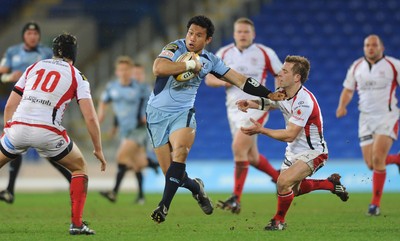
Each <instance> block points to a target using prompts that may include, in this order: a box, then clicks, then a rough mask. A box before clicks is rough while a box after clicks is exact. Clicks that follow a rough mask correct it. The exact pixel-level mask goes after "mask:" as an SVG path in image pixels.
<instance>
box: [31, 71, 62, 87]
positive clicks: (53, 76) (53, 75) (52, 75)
mask: <svg viewBox="0 0 400 241" xmlns="http://www.w3.org/2000/svg"><path fill="white" fill-rule="evenodd" d="M45 71H46V70H45V69H40V70H38V71H36V74H37V75H38V76H37V79H36V81H35V83H34V84H33V86H32V90H36V88H37V87H38V85H39V84H40V82H41V81H42V79H43V75H44V74H45ZM60 78H61V75H60V73H59V72H57V71H54V70H52V71H50V72H49V73H47V74H46V77H45V79H44V81H43V83H42V85H41V90H43V91H44V92H53V91H54V89H55V88H56V86H57V84H58V82H59V81H60ZM50 81H51V83H50V86H49V82H50Z"/></svg>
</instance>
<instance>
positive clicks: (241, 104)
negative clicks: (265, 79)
mask: <svg viewBox="0 0 400 241" xmlns="http://www.w3.org/2000/svg"><path fill="white" fill-rule="evenodd" d="M236 105H237V107H238V109H239V110H240V111H243V112H245V113H247V110H248V109H249V108H250V105H249V101H248V100H238V101H236Z"/></svg>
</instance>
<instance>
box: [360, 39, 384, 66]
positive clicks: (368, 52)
mask: <svg viewBox="0 0 400 241" xmlns="http://www.w3.org/2000/svg"><path fill="white" fill-rule="evenodd" d="M383 50H384V47H383V45H382V43H381V41H380V40H379V38H378V37H376V36H369V37H367V38H366V39H365V40H364V55H365V57H366V58H367V59H368V60H371V61H376V60H378V59H380V58H382V57H383Z"/></svg>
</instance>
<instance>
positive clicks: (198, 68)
mask: <svg viewBox="0 0 400 241" xmlns="http://www.w3.org/2000/svg"><path fill="white" fill-rule="evenodd" d="M191 54H192V59H193V60H194V62H196V67H195V68H194V69H193V70H192V72H193V73H196V74H197V73H199V72H200V70H201V68H202V67H203V65H202V64H201V62H200V57H199V58H197V56H198V55H197V56H196V54H195V53H194V52H191Z"/></svg>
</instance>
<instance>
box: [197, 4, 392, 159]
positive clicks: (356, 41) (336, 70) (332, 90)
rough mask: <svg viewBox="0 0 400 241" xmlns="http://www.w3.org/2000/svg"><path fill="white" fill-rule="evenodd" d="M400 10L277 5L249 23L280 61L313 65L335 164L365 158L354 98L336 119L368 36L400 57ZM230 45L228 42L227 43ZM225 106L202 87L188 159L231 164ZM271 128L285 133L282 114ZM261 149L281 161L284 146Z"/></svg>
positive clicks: (311, 84)
mask: <svg viewBox="0 0 400 241" xmlns="http://www.w3.org/2000/svg"><path fill="white" fill-rule="evenodd" d="M399 6H400V2H398V1H396V0H387V1H379V0H336V1H329V0H319V1H315V0H303V1H298V0H279V1H278V0H276V1H272V2H271V3H269V4H264V6H263V7H262V8H261V11H260V14H259V15H257V16H252V17H251V19H252V20H253V21H254V22H255V24H256V30H257V38H256V41H257V42H261V43H263V44H265V45H267V46H270V47H271V48H273V49H274V50H275V51H276V53H277V54H278V56H279V57H280V59H281V60H282V61H283V60H284V58H285V57H286V56H287V55H289V54H290V55H293V54H295V55H304V56H306V57H307V58H309V59H310V61H311V74H310V78H309V80H308V81H307V82H306V84H305V85H306V86H307V88H309V89H310V90H312V91H313V92H314V94H315V95H316V97H317V98H318V100H319V104H320V106H321V109H322V114H323V116H324V125H325V137H326V139H327V142H328V146H329V151H330V157H331V158H339V159H354V158H361V151H360V148H359V144H358V138H357V130H358V110H357V101H358V97H357V96H356V95H355V97H354V99H353V101H352V102H351V103H350V105H349V107H348V116H346V117H345V118H342V119H337V118H336V116H335V111H336V107H337V104H338V100H339V96H340V93H341V90H342V83H343V80H344V78H345V75H346V71H347V69H348V67H349V66H350V64H351V63H352V62H353V61H354V60H356V59H357V58H359V57H361V56H362V55H363V49H362V47H363V40H364V38H365V37H366V35H368V34H372V33H376V34H378V35H380V37H381V38H382V40H383V42H384V43H385V54H387V55H389V56H393V57H396V58H398V57H399V56H398V50H399V49H400V33H399V32H398V31H397V29H398V26H400V12H399V11H398V8H399ZM216 34H218V33H216ZM231 41H232V38H228V39H225V40H224V41H223V42H224V43H229V42H231ZM269 81H271V80H269ZM224 101H225V94H224V90H223V89H219V90H216V89H213V88H210V87H207V86H205V85H202V86H201V87H200V89H199V94H198V97H197V101H196V109H197V113H196V119H197V121H198V133H197V139H196V142H195V144H194V146H193V148H192V151H191V153H190V156H189V157H190V158H192V159H204V158H205V159H210V160H214V159H231V158H232V154H231V149H230V145H231V137H230V132H229V127H228V121H227V119H226V111H225V108H224ZM211 107H212V108H211ZM275 112H277V111H275ZM267 126H269V127H272V128H282V127H284V124H283V120H282V117H281V116H280V114H279V113H271V117H270V120H269V122H268V123H267ZM259 143H260V150H261V152H262V153H264V154H265V155H266V156H267V157H269V158H271V159H278V160H281V159H282V156H283V153H284V148H285V143H282V142H278V141H274V140H271V139H269V138H266V137H260V138H259ZM398 150H400V145H399V143H398V142H395V143H394V145H393V148H392V150H391V152H397V151H398Z"/></svg>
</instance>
